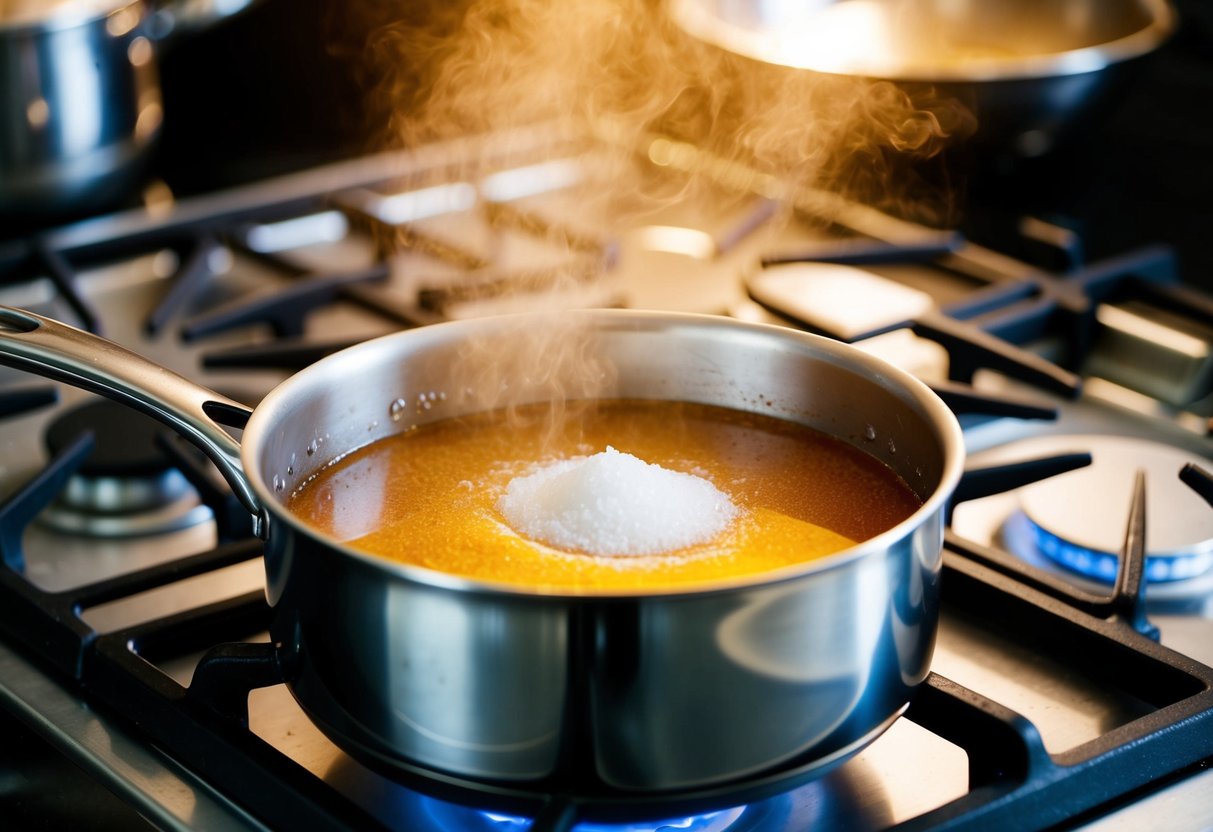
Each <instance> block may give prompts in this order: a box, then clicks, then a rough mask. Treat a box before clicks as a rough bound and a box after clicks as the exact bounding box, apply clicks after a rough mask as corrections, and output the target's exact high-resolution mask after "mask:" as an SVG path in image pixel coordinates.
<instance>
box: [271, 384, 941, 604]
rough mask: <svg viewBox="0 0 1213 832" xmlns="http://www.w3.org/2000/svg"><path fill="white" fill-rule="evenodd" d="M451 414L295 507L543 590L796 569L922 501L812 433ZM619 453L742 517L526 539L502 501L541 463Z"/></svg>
mask: <svg viewBox="0 0 1213 832" xmlns="http://www.w3.org/2000/svg"><path fill="white" fill-rule="evenodd" d="M554 420H555V417H554V415H553V413H552V412H551V410H550V408H549V407H548V406H547V405H535V406H527V407H523V408H518V409H512V410H510V411H509V412H508V413H507V412H505V411H495V412H492V413H484V414H475V415H471V416H465V417H460V418H456V419H448V420H444V421H438V422H433V423H431V424H427V425H423V426H421V427H419V428H416V429H414V430H411V431H408V432H406V433H402V434H398V435H396V436H392V437H388V438H386V439H382V440H379V441H377V442H374V443H372V444H370V445H367V446H366V447H363V448H361V449H359V450H357V451H354V452H353V453H350V454H348V455H347V456H345V457H343V458H342V459H341V460H339V461H338V462H337V463H335V464H333V465H330V466H328V467H327V468H325V469H324V470H322V471H321V472H320V473H319V474H317V475H316V476H315V477H313V478H312V479H311V480H310V481H309V482H307V483H306V484H305V485H304V486H303V487H302V488H300V489H299V490H298V491H297V492H295V494H293V495H292V496H291V499H290V501H289V503H288V506H287V508H288V509H289V510H290V511H291V513H292V514H294V515H296V516H298V517H301V518H303V519H304V520H306V521H307V522H308V523H310V524H311V525H313V526H314V527H316V528H318V529H320V530H321V531H323V532H325V533H327V534H329V535H332V536H333V537H335V538H337V539H339V540H342V541H344V542H346V543H348V544H349V545H351V546H353V547H355V548H357V549H361V550H363V551H366V552H370V553H373V554H376V555H381V556H383V557H385V558H391V559H395V560H399V561H403V562H405V563H410V564H416V565H418V566H424V567H427V568H429V569H435V570H438V571H441V572H446V573H449V574H453V575H462V576H467V577H469V578H477V579H482V580H491V581H498V582H505V583H510V584H516V585H521V586H525V587H531V588H540V587H542V588H548V589H593V588H604V589H605V588H610V589H626V588H644V589H654V588H676V587H686V586H690V585H694V584H699V583H705V582H711V581H714V580H718V579H721V578H729V577H739V576H746V575H754V574H757V573H762V572H767V571H770V570H772V569H777V568H779V567H783V566H788V565H791V564H797V563H802V562H804V561H807V560H811V559H813V558H818V557H821V556H823V555H827V554H830V553H832V552H836V551H839V550H840V549H844V548H847V547H848V546H851V545H853V544H854V543H856V542H857V541H862V540H865V539H867V538H869V537H872V536H874V535H877V534H879V533H881V532H883V531H885V530H887V529H889V528H891V527H892V526H894V525H896V524H897V523H899V522H901V521H902V520H904V519H905V518H906V517H908V516H909V515H910V514H912V513H913V512H914V511H915V510H916V509H917V508H918V507H919V505H920V504H921V503H920V501H919V499H918V497H917V496H916V495H915V494H914V493H913V492H912V491H911V490H910V488H909V487H908V486H907V485H906V484H905V483H904V482H903V481H902V480H901V479H900V478H898V477H897V475H896V474H894V473H893V472H892V471H891V470H890V469H889V468H888V467H886V466H885V465H884V464H883V463H881V462H879V461H878V460H876V459H875V458H873V457H870V456H868V455H867V454H865V453H863V452H862V451H859V450H857V449H856V448H853V447H851V446H850V445H847V444H846V443H844V442H841V441H839V440H836V439H833V438H831V437H829V436H826V435H825V434H823V433H821V432H819V431H816V430H813V429H811V428H807V427H804V426H803V425H798V424H795V423H793V422H788V421H785V420H782V419H776V418H773V417H770V416H762V415H759V414H754V413H744V412H741V411H735V410H728V409H725V408H721V407H712V406H708V405H700V404H687V403H679V402H656V401H639V400H636V401H633V400H603V401H595V402H579V403H571V404H569V405H568V409H567V410H565V411H563V412H562V413H561V418H560V419H559V421H558V423H556V422H554ZM608 445H610V446H612V447H614V448H616V449H618V450H620V451H622V452H624V453H629V454H632V455H634V456H636V457H639V458H640V459H642V460H644V461H645V462H649V463H655V464H657V465H660V466H662V467H663V468H667V469H670V470H673V471H682V472H685V473H689V474H695V475H697V476H700V477H703V478H705V479H707V480H709V481H710V482H711V483H712V484H713V485H715V486H716V487H717V488H718V489H720V490H721V491H723V492H724V493H725V494H727V495H728V496H729V498H730V499H731V500H732V501H733V503H734V504H735V505H736V506H737V507H738V508H740V509H741V511H740V512H739V515H738V518H737V519H735V520H734V521H733V522H732V524H731V525H730V526H729V527H728V528H727V529H726V530H725V531H724V532H722V533H721V534H720V535H718V536H717V537H716V538H715V539H713V540H711V541H709V542H707V543H704V544H700V545H696V546H692V547H688V548H686V549H681V550H678V551H675V552H669V553H663V554H659V555H620V556H602V555H600V556H593V555H587V554H580V553H575V552H563V551H559V550H556V549H553V548H551V547H549V546H546V545H544V544H541V543H536V542H533V541H530V540H527V539H525V538H524V537H521V536H520V535H518V534H517V533H516V532H514V531H513V530H512V529H510V528H509V526H508V525H507V524H506V522H505V519H504V518H503V516H502V515H501V512H500V511H499V510H498V508H497V502H498V499H499V498H500V496H501V495H502V493H503V492H504V491H505V488H506V487H507V486H508V484H509V482H510V481H511V480H512V479H513V478H514V477H517V476H520V475H525V474H528V473H531V472H532V471H534V469H535V467H536V465H537V464H544V463H550V462H552V461H555V460H558V459H568V458H570V457H577V456H587V455H590V454H595V453H598V452H601V451H603V450H605V449H606V447H607V446H608Z"/></svg>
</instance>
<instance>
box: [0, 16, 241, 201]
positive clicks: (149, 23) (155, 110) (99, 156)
mask: <svg viewBox="0 0 1213 832" xmlns="http://www.w3.org/2000/svg"><path fill="white" fill-rule="evenodd" d="M245 5H248V3H247V2H244V3H239V2H237V3H227V4H219V3H189V2H186V0H179V2H176V3H160V4H159V5H153V4H151V3H149V2H145V0H58V2H28V3H24V4H22V3H10V4H7V5H6V6H5V8H4V10H3V12H2V16H0V215H3V216H7V217H25V218H29V217H48V218H53V217H56V216H64V215H69V214H81V213H85V212H87V211H89V210H93V209H96V208H100V207H104V206H106V205H107V204H109V203H110V202H112V201H113V200H114V199H115V198H116V197H118V196H120V195H122V194H125V193H128V192H130V191H132V190H134V189H135V186H136V185H137V184H138V181H139V176H140V173H141V171H142V169H143V166H144V164H145V162H146V160H147V156H148V152H149V149H150V148H151V146H152V144H153V142H154V141H155V139H156V137H157V135H158V134H159V132H160V126H161V122H162V120H163V114H164V109H163V104H162V101H161V95H160V80H159V75H158V70H157V63H156V52H157V49H158V47H159V45H160V44H161V43H162V42H163V41H164V39H165V38H166V37H167V36H168V35H170V34H174V33H180V32H183V31H189V30H191V29H195V28H198V27H200V26H203V25H207V24H208V23H209V22H213V21H215V20H218V19H221V18H223V17H226V16H228V15H230V14H232V13H234V12H235V11H239V10H240V9H242V8H243V7H244V6H245Z"/></svg>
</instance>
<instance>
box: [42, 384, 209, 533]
mask: <svg viewBox="0 0 1213 832" xmlns="http://www.w3.org/2000/svg"><path fill="white" fill-rule="evenodd" d="M169 430H170V429H169V428H168V427H167V426H165V425H163V424H161V423H160V422H158V421H156V420H155V419H153V418H151V417H150V416H144V415H143V414H142V413H139V412H137V411H134V410H132V409H131V408H129V407H126V406H125V405H121V404H118V403H117V402H112V401H109V400H108V399H99V400H97V401H93V402H89V403H88V404H84V405H81V406H80V407H77V408H74V409H72V410H70V411H67V412H65V413H63V414H62V415H60V416H59V417H58V418H56V419H55V420H54V421H53V422H52V423H51V424H50V426H49V427H48V428H47V431H46V447H47V450H48V451H50V453H51V454H52V455H55V454H58V453H59V452H61V451H62V450H63V449H64V448H66V447H67V446H68V445H70V444H71V443H72V442H73V441H75V440H76V439H77V438H79V437H80V436H81V435H82V434H83V433H84V432H85V431H92V433H93V435H94V437H95V443H94V446H93V450H92V453H90V454H89V456H88V458H87V459H85V460H84V462H83V463H81V465H80V467H79V468H78V469H77V470H76V472H75V473H74V474H73V475H72V476H71V477H69V478H68V481H67V484H66V485H65V486H64V488H63V490H62V491H61V492H60V493H59V495H58V497H57V498H56V499H55V501H54V502H53V503H52V504H51V505H50V506H48V507H47V508H46V510H45V511H44V512H43V513H42V520H43V522H45V523H46V525H48V526H50V527H51V528H54V529H57V530H59V531H62V532H66V533H69V534H84V535H89V536H94V537H130V536H134V535H147V534H159V533H163V532H168V531H174V530H176V529H181V528H185V527H187V526H193V525H196V524H198V523H201V522H203V521H205V520H207V519H209V518H210V517H211V511H210V509H208V508H206V507H205V506H204V505H202V504H201V502H200V500H199V498H198V495H197V493H196V492H195V491H194V490H193V488H192V487H191V486H190V484H189V481H188V480H187V479H186V478H185V475H184V474H182V473H181V472H180V471H178V470H177V468H176V467H175V465H174V463H173V460H172V458H171V457H170V456H169V455H168V453H167V452H166V451H164V450H163V449H162V448H161V447H160V444H159V443H158V442H157V439H156V437H157V436H158V435H160V434H161V433H164V432H165V431H169Z"/></svg>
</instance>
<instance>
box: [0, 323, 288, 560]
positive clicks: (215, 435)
mask: <svg viewBox="0 0 1213 832" xmlns="http://www.w3.org/2000/svg"><path fill="white" fill-rule="evenodd" d="M0 364H7V365H8V366H10V367H16V368H18V369H21V370H27V371H29V372H32V373H37V374H38V375H41V376H46V377H47V378H53V379H55V380H57V381H62V382H65V383H67V384H70V385H72V386H73V387H79V388H81V389H83V390H89V391H91V392H94V393H100V394H101V395H103V396H107V397H109V398H111V399H114V400H115V401H118V402H121V403H122V404H125V405H129V406H130V407H133V408H135V409H136V410H140V411H142V412H143V413H146V414H147V415H149V416H152V417H153V418H156V419H159V420H160V421H161V422H163V423H164V424H166V425H168V426H169V427H170V428H172V429H173V430H174V431H176V432H177V433H179V434H180V435H181V436H184V437H185V438H186V439H188V440H189V441H190V442H193V443H194V444H195V445H197V446H198V447H199V448H200V449H201V450H202V452H203V453H205V454H206V455H207V456H208V457H209V458H210V460H211V461H212V462H214V463H215V466H216V467H218V469H219V471H220V473H222V474H223V477H224V479H226V480H227V482H228V484H229V485H230V486H231V487H232V491H234V492H235V494H236V496H237V497H238V498H239V499H240V502H241V503H243V504H244V506H245V508H247V509H248V510H249V511H250V512H251V513H252V515H253V525H254V529H255V530H256V533H257V534H258V535H259V536H264V534H265V531H266V529H267V526H266V519H267V517H268V514H267V512H266V509H265V506H264V505H263V504H262V503H261V500H260V499H258V497H257V494H256V492H255V491H254V490H253V487H252V485H251V483H250V482H249V480H248V477H246V476H245V475H244V469H243V468H242V467H241V465H240V443H239V442H237V441H236V440H235V439H234V438H232V436H231V435H230V434H229V433H228V432H227V431H225V430H224V429H223V427H222V426H221V425H220V423H219V422H218V421H217V420H216V416H218V417H220V418H222V419H224V420H225V421H226V422H227V423H228V424H231V425H233V426H243V425H244V423H245V422H246V421H248V417H249V416H250V415H251V414H252V409H251V408H249V407H247V406H245V405H243V404H240V403H239V402H237V401H233V400H232V399H229V398H227V397H226V396H221V395H219V394H218V393H216V392H214V391H213V390H209V389H207V388H205V387H203V386H201V385H199V384H195V383H194V382H192V381H190V380H189V379H187V378H184V377H182V376H179V375H177V374H176V373H174V372H173V371H172V370H169V369H167V368H165V367H161V366H160V365H159V364H156V363H154V362H152V361H149V360H148V359H146V358H144V357H143V356H141V355H139V354H137V353H134V352H131V351H130V350H128V349H126V348H125V347H120V346H118V345H117V344H115V343H114V342H112V341H107V340H106V339H104V338H101V337H100V336H97V335H93V334H91V333H88V332H84V331H82V330H79V329H76V328H75V327H72V326H68V325H67V324H64V323H60V322H59V321H55V320H52V319H50V318H44V317H43V316H41V315H36V314H34V313H33V312H27V311H26V310H24V309H16V308H13V307H10V306H0Z"/></svg>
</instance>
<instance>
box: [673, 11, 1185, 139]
mask: <svg viewBox="0 0 1213 832" xmlns="http://www.w3.org/2000/svg"><path fill="white" fill-rule="evenodd" d="M669 7H670V12H671V14H672V15H673V18H674V20H675V21H676V22H677V23H678V25H679V26H681V28H682V29H684V30H685V31H686V32H688V33H689V34H691V35H692V36H694V37H696V38H699V39H700V40H703V41H705V42H707V43H711V44H714V45H716V46H718V47H720V48H722V49H725V50H727V51H729V52H732V53H736V54H739V55H744V56H747V57H749V58H752V59H754V60H756V61H759V62H761V63H763V64H767V65H770V66H774V67H781V68H783V69H784V70H786V71H800V72H808V73H826V74H832V75H847V76H854V77H858V78H867V79H872V80H882V81H890V82H893V83H895V84H897V85H900V86H902V87H903V88H904V89H906V90H907V91H908V92H909V93H910V94H911V95H912V96H916V97H917V96H925V94H926V93H927V92H929V93H930V94H931V95H936V94H942V95H944V96H950V97H952V98H954V99H955V100H957V101H959V102H960V103H961V104H963V105H965V106H966V107H967V108H968V109H969V110H970V111H971V112H972V113H973V114H974V116H975V117H976V119H977V122H978V124H977V128H976V133H975V134H974V135H973V136H972V137H971V143H972V144H974V145H975V146H977V147H979V148H980V151H981V152H982V153H985V154H996V155H1003V156H1006V157H1020V158H1031V157H1038V156H1043V155H1045V154H1047V153H1051V152H1052V151H1053V150H1054V149H1055V148H1056V147H1058V146H1059V145H1060V144H1062V143H1064V142H1066V141H1067V140H1068V139H1069V138H1070V137H1071V136H1072V135H1074V134H1077V133H1078V132H1079V131H1081V130H1082V129H1083V128H1085V127H1088V126H1090V122H1091V120H1092V119H1093V118H1094V117H1095V116H1096V115H1097V114H1099V113H1100V111H1101V109H1104V108H1106V107H1107V106H1108V105H1109V104H1110V103H1112V102H1114V100H1115V98H1116V96H1117V95H1118V94H1120V93H1121V92H1122V91H1123V90H1124V85H1125V84H1126V83H1127V82H1128V81H1130V80H1131V79H1132V76H1133V73H1134V70H1135V69H1136V67H1135V64H1136V63H1137V61H1138V59H1140V58H1142V57H1143V56H1146V55H1148V54H1150V53H1152V52H1153V51H1155V50H1156V49H1157V48H1158V47H1159V46H1161V45H1162V44H1163V43H1164V42H1165V41H1166V39H1167V38H1168V37H1169V36H1170V35H1171V34H1172V32H1173V31H1174V30H1175V27H1176V15H1175V11H1174V8H1173V6H1172V4H1171V2H1170V0H803V2H793V3H785V2H759V0H753V1H752V2H745V0H669Z"/></svg>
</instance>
